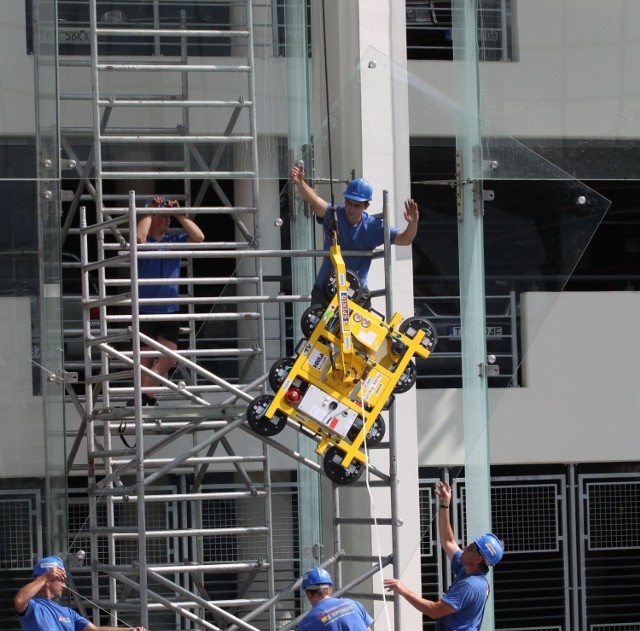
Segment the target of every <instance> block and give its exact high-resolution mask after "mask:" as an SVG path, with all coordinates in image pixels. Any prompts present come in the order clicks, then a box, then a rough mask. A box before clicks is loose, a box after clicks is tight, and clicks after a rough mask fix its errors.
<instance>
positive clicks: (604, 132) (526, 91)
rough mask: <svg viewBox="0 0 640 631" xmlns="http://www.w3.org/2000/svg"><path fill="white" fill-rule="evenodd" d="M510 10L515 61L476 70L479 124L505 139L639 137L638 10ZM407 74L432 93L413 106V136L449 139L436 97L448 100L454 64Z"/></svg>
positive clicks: (607, 5) (553, 0) (576, 3)
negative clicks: (436, 136)
mask: <svg viewBox="0 0 640 631" xmlns="http://www.w3.org/2000/svg"><path fill="white" fill-rule="evenodd" d="M514 5H515V6H516V12H515V15H516V20H515V32H516V36H517V40H518V51H517V59H516V61H513V62H505V63H503V62H486V63H482V64H481V69H480V82H481V86H482V87H481V89H482V107H481V109H482V117H483V119H484V120H485V121H487V123H489V124H491V125H493V126H494V127H496V128H497V129H499V130H501V131H502V132H504V133H505V134H507V135H510V136H525V137H527V136H531V137H538V136H543V137H551V138H554V137H566V138H572V137H587V138H598V137H603V138H637V137H638V136H639V135H640V122H639V120H640V119H639V117H638V112H639V111H640V90H639V89H638V88H639V87H640V78H639V77H638V73H637V71H636V66H637V60H638V57H639V54H640V31H639V30H638V28H637V26H638V24H640V3H638V2H633V1H628V0H610V1H609V2H600V1H599V0H562V2H558V1H557V0H536V1H535V2H530V1H520V2H517V1H514ZM409 70H410V72H411V74H413V75H415V76H416V77H417V78H418V79H419V80H420V82H424V85H425V86H430V87H432V88H434V92H433V93H429V91H428V90H426V91H425V90H423V95H422V100H421V101H414V102H412V116H411V134H412V135H431V134H435V135H440V134H444V135H446V134H451V133H452V131H453V130H452V129H447V128H446V127H443V124H442V123H443V120H442V117H440V116H438V115H437V113H438V112H439V106H438V103H437V93H438V92H441V93H443V94H445V95H448V96H451V95H452V86H453V84H452V77H451V73H452V63H451V62H448V61H437V62H424V61H412V62H410V63H409ZM422 88H424V86H422ZM433 110H435V112H436V116H433V115H432V114H433ZM447 122H448V123H449V124H450V123H451V122H452V119H451V118H450V117H449V118H448V121H447Z"/></svg>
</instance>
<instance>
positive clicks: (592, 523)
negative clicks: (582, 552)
mask: <svg viewBox="0 0 640 631" xmlns="http://www.w3.org/2000/svg"><path fill="white" fill-rule="evenodd" d="M586 509H587V534H588V536H587V546H588V548H589V550H628V549H633V548H640V481H619V482H615V481H614V482H611V481H606V482H604V481H603V482H590V483H587V485H586Z"/></svg>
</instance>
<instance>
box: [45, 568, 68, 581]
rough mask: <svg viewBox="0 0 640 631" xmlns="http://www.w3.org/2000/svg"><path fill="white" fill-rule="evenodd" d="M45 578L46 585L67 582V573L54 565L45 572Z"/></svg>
mask: <svg viewBox="0 0 640 631" xmlns="http://www.w3.org/2000/svg"><path fill="white" fill-rule="evenodd" d="M45 578H46V579H47V583H54V582H55V581H60V582H61V583H64V582H65V581H66V580H67V573H66V571H65V569H64V568H63V567H58V566H57V565H56V566H54V567H52V568H51V569H50V570H47V571H46V572H45Z"/></svg>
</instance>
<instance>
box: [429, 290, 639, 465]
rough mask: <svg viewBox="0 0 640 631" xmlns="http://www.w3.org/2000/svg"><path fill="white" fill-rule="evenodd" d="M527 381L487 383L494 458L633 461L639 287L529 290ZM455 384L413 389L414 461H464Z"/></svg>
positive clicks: (520, 461) (525, 301)
mask: <svg viewBox="0 0 640 631" xmlns="http://www.w3.org/2000/svg"><path fill="white" fill-rule="evenodd" d="M521 316H522V326H523V338H524V341H523V345H524V346H525V348H528V351H527V353H526V356H525V357H524V360H523V367H524V376H523V380H524V383H525V386H524V387H521V388H508V389H491V390H490V400H491V403H490V404H491V418H490V442H491V461H492V463H493V464H545V463H555V462H560V463H570V462H609V461H636V460H637V459H638V454H639V453H640V431H639V426H638V409H639V404H640V400H639V398H640V396H639V394H638V383H639V381H640V362H639V361H638V357H640V340H639V339H638V322H639V321H640V294H638V293H636V292H606V293H604V292H603V293H588V292H584V293H581V292H567V293H561V294H555V293H546V292H536V293H529V294H526V295H525V296H524V297H523V301H522V313H521ZM460 394H461V391H460V390H420V391H419V394H418V398H419V406H418V409H420V410H424V413H423V414H421V415H420V418H419V419H418V424H419V437H420V438H419V443H420V444H419V449H420V464H421V465H423V466H427V465H460V464H463V463H464V442H463V435H462V408H461V396H460Z"/></svg>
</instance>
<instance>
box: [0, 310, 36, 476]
mask: <svg viewBox="0 0 640 631" xmlns="http://www.w3.org/2000/svg"><path fill="white" fill-rule="evenodd" d="M31 344H32V339H31V304H30V300H29V298H0V410H2V414H1V415H0V419H1V421H0V423H1V425H0V428H1V430H0V434H1V437H2V440H0V476H1V477H3V478H4V477H16V476H17V477H22V476H42V475H44V462H45V457H44V420H43V407H42V397H39V396H37V397H36V396H33V386H32V376H31V366H32V360H31Z"/></svg>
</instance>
